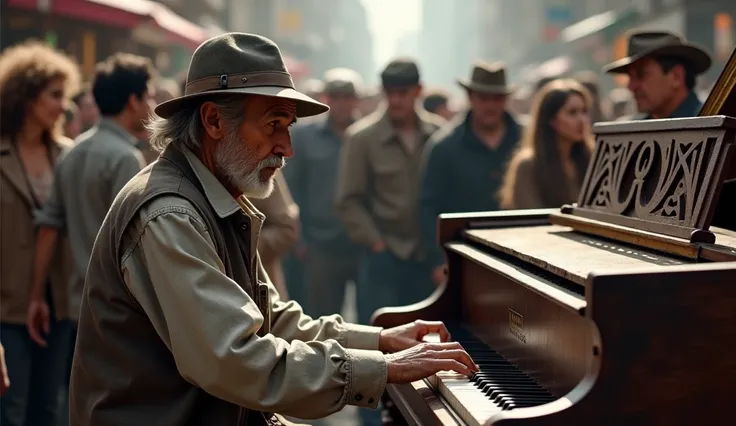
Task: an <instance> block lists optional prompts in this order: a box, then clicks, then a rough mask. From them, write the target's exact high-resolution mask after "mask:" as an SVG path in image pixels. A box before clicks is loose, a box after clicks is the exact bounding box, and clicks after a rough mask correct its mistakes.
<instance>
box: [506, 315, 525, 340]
mask: <svg viewBox="0 0 736 426" xmlns="http://www.w3.org/2000/svg"><path fill="white" fill-rule="evenodd" d="M509 331H510V332H511V334H513V335H514V336H516V338H517V339H519V340H521V341H522V342H523V343H526V334H525V333H524V317H523V316H521V314H520V313H518V312H516V311H515V310H513V309H511V308H509Z"/></svg>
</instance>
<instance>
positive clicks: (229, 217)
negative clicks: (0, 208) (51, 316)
mask: <svg viewBox="0 0 736 426" xmlns="http://www.w3.org/2000/svg"><path fill="white" fill-rule="evenodd" d="M327 110H328V108H327V107H326V106H325V105H323V104H321V103H319V102H317V101H315V100H313V99H311V98H309V97H308V96H306V95H303V94H301V93H299V92H297V91H296V90H294V85H293V83H292V80H291V76H290V75H289V73H288V70H287V69H286V67H285V66H284V61H283V59H282V57H281V54H280V52H279V49H278V47H277V46H276V45H275V44H274V43H273V42H272V41H270V40H268V39H265V38H263V37H260V36H257V35H251V34H242V33H228V34H224V35H221V36H218V37H215V38H212V39H210V40H207V41H206V42H204V43H203V44H202V45H201V46H200V47H199V48H198V49H197V50H196V51H195V53H194V56H193V57H192V61H191V64H190V66H189V72H188V76H187V83H186V89H185V92H184V95H183V96H181V97H178V98H176V99H173V100H170V101H167V102H164V103H162V104H160V105H158V106H157V107H156V109H155V112H156V114H158V116H159V117H160V118H159V119H156V120H154V121H153V122H152V123H151V125H150V130H151V142H152V144H153V146H155V147H158V148H159V149H162V151H163V152H162V155H161V157H160V158H159V160H157V161H156V162H154V163H153V164H151V165H149V166H148V167H147V168H145V169H144V170H143V171H141V173H139V174H138V175H136V176H135V177H134V178H133V179H132V180H131V181H130V182H129V183H128V184H127V185H126V186H125V187H124V188H123V189H122V190H121V191H120V193H119V194H118V196H117V197H116V199H115V201H114V202H113V204H112V207H111V208H110V211H109V213H108V215H107V218H106V219H105V222H104V223H103V225H102V227H101V229H100V233H99V234H98V237H97V240H96V242H95V245H94V249H93V251H92V256H91V259H90V264H89V269H88V272H87V280H86V283H85V289H84V296H83V300H82V308H81V315H80V320H79V331H78V340H77V347H76V351H75V357H74V363H73V369H72V383H71V395H72V398H71V407H70V411H71V413H70V416H71V424H73V425H75V426H92V425H99V426H103V425H104V426H107V425H116V426H126V425H131V426H141V425H156V426H174V425H177V426H184V425H213V426H215V425H217V426H219V425H232V426H236V425H267V424H268V425H273V424H281V422H282V420H281V419H280V417H278V416H275V415H274V414H273V413H279V414H284V415H289V416H293V417H298V418H306V419H312V418H320V417H323V416H327V415H329V414H331V413H333V412H336V411H338V410H340V409H341V408H343V406H345V404H351V405H357V406H363V407H375V406H376V405H377V404H378V400H379V398H380V397H381V394H382V392H383V391H384V387H385V385H386V383H387V382H388V383H394V382H395V383H404V382H410V381H414V380H418V379H420V378H423V377H426V376H429V375H431V374H434V373H435V372H437V371H440V370H447V369H453V370H457V371H460V372H463V373H465V374H470V373H471V371H473V370H475V369H476V368H477V367H476V366H475V365H474V364H473V362H472V361H471V360H470V359H469V357H468V355H467V353H465V352H464V351H463V350H462V349H461V347H460V346H459V345H458V344H457V343H450V342H446V340H447V339H448V338H449V336H448V334H447V330H446V329H445V327H444V325H442V324H441V323H428V322H416V323H412V324H408V325H405V326H401V327H397V328H394V329H386V330H381V329H378V328H373V327H366V326H356V325H352V324H347V323H345V322H344V321H343V320H342V319H341V318H340V317H339V316H336V315H333V316H329V317H322V318H319V319H312V318H309V317H307V316H305V315H304V314H303V313H302V310H301V308H300V307H299V305H298V304H296V303H295V302H288V303H284V302H282V301H280V300H279V297H278V293H277V292H276V290H275V289H274V287H273V285H272V284H271V283H270V280H269V278H268V276H267V275H266V274H265V272H264V270H263V266H262V265H261V262H260V259H259V256H258V253H257V251H256V246H257V243H258V234H259V230H260V227H261V224H262V223H263V221H264V217H263V215H262V214H261V213H259V212H258V211H257V210H256V209H255V208H254V207H253V205H252V204H251V202H250V201H249V198H259V197H266V196H268V195H269V193H270V192H271V190H272V187H273V176H274V174H275V173H276V172H277V171H278V170H279V169H280V168H281V167H282V166H283V165H284V159H285V158H286V157H290V156H291V155H292V148H291V141H290V138H289V126H290V125H291V124H292V123H293V122H294V121H295V120H296V118H297V117H307V116H312V115H316V114H321V113H323V112H326V111H327ZM430 332H437V333H439V334H440V336H441V337H443V339H442V340H443V341H445V342H443V343H439V344H435V345H430V346H429V347H427V346H426V344H424V343H419V342H420V341H421V340H422V338H423V337H424V335H426V334H427V333H430ZM428 349H432V350H428ZM382 352H388V353H389V354H388V355H384V354H383V353H382Z"/></svg>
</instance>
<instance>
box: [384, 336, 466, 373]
mask: <svg viewBox="0 0 736 426" xmlns="http://www.w3.org/2000/svg"><path fill="white" fill-rule="evenodd" d="M386 362H387V364H388V383H411V382H414V381H416V380H420V379H423V378H425V377H429V376H431V375H433V374H436V373H438V372H440V371H450V370H451V371H455V372H458V373H460V374H464V375H466V376H468V377H470V376H472V375H473V373H475V372H477V371H478V366H477V365H475V363H474V362H473V360H472V359H470V355H468V353H467V352H465V350H464V349H463V347H462V346H460V344H459V343H457V342H440V343H421V344H419V345H415V346H413V347H411V348H409V349H405V350H403V351H400V352H396V353H393V354H390V355H386Z"/></svg>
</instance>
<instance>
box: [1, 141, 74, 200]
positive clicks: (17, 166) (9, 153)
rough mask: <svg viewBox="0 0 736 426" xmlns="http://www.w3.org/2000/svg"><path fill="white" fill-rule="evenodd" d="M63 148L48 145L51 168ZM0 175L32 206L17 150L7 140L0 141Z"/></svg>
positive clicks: (56, 144)
mask: <svg viewBox="0 0 736 426" xmlns="http://www.w3.org/2000/svg"><path fill="white" fill-rule="evenodd" d="M63 148H64V147H63V146H62V145H61V144H59V143H57V142H51V144H49V154H50V157H51V160H52V164H51V167H52V168H54V167H55V166H56V160H57V159H58V157H59V155H60V154H61V152H62V150H63ZM0 173H1V174H2V175H3V176H4V177H5V178H6V179H7V180H8V182H10V184H11V185H12V186H13V187H14V188H15V189H16V191H18V193H19V194H20V195H21V197H22V198H23V199H24V200H25V201H26V202H27V203H28V205H29V206H33V204H34V203H33V195H32V194H31V192H30V188H29V186H28V180H27V177H26V176H25V175H24V173H25V172H24V170H23V164H22V163H21V159H20V157H18V150H17V149H16V148H15V146H14V145H13V143H12V142H11V141H10V139H9V138H2V139H0Z"/></svg>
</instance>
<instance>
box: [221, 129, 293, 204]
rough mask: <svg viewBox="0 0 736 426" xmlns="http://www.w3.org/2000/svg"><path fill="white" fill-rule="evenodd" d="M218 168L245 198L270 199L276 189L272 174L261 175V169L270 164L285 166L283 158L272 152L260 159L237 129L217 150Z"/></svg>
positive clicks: (229, 133)
mask: <svg viewBox="0 0 736 426" xmlns="http://www.w3.org/2000/svg"><path fill="white" fill-rule="evenodd" d="M215 163H216V166H217V169H218V171H219V172H220V173H221V174H222V175H223V176H224V177H226V178H227V179H229V180H230V183H231V184H232V185H233V186H234V187H235V188H236V189H237V190H239V191H240V192H242V193H243V195H245V196H246V197H252V198H267V197H268V196H269V195H271V192H273V175H272V176H270V177H268V178H267V179H263V178H262V177H261V171H262V170H263V169H265V168H269V167H277V168H281V167H284V159H283V157H280V156H278V155H273V154H271V155H269V156H268V157H266V158H264V159H263V160H260V161H259V160H257V159H256V158H255V153H254V151H253V150H252V149H250V148H249V147H248V145H247V144H246V143H245V141H243V140H241V139H240V137H239V136H238V134H237V133H236V132H228V134H227V135H226V136H225V138H223V140H222V141H221V142H220V143H219V144H218V145H217V148H216V149H215Z"/></svg>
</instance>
